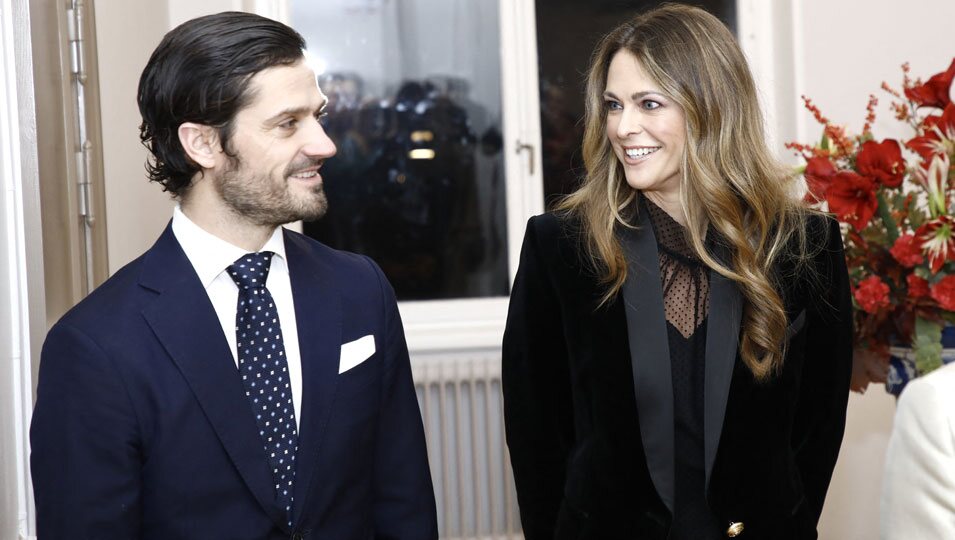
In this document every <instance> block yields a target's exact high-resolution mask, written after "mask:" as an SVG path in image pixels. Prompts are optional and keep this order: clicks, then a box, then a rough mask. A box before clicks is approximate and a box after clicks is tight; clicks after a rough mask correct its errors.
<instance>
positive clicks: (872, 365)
mask: <svg viewBox="0 0 955 540" xmlns="http://www.w3.org/2000/svg"><path fill="white" fill-rule="evenodd" d="M888 375H889V351H887V350H874V349H868V348H865V347H856V348H855V349H853V351H852V380H851V381H850V382H849V389H850V390H852V391H854V392H858V393H860V394H864V393H865V389H866V388H867V387H868V386H869V383H884V382H885V379H886V377H888Z"/></svg>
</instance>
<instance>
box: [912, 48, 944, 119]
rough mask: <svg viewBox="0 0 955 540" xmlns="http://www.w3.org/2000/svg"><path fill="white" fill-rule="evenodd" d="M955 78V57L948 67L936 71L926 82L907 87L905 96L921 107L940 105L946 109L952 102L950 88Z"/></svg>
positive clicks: (939, 106)
mask: <svg viewBox="0 0 955 540" xmlns="http://www.w3.org/2000/svg"><path fill="white" fill-rule="evenodd" d="M953 78H955V59H953V60H952V64H951V65H950V66H948V69H947V70H945V71H943V72H942V73H936V74H935V75H933V76H932V78H930V79H929V80H928V81H927V82H926V83H925V84H920V85H918V86H913V87H912V88H906V89H905V97H907V98H909V99H911V100H912V101H914V102H915V103H916V104H917V105H918V106H919V107H938V108H939V109H944V108H945V107H946V106H947V105H948V104H949V103H951V102H952V100H951V98H950V97H949V96H948V90H949V88H951V86H952V79H953Z"/></svg>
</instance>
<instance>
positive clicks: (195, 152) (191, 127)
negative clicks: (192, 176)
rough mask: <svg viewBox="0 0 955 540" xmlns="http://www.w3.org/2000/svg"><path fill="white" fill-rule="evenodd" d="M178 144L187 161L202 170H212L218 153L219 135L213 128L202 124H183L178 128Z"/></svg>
mask: <svg viewBox="0 0 955 540" xmlns="http://www.w3.org/2000/svg"><path fill="white" fill-rule="evenodd" d="M179 144H181V145H182V148H183V150H185V151H186V155H187V156H189V159H191V160H192V161H194V162H196V164H197V165H199V166H200V167H202V168H203V169H212V168H214V167H215V165H216V154H217V153H218V152H219V135H218V133H217V131H216V130H215V128H213V127H211V126H207V125H204V124H195V123H193V122H183V123H182V124H181V125H180V126H179Z"/></svg>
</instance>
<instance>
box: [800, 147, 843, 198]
mask: <svg viewBox="0 0 955 540" xmlns="http://www.w3.org/2000/svg"><path fill="white" fill-rule="evenodd" d="M803 174H804V175H805V177H806V187H807V188H808V189H809V191H808V192H807V193H806V201H807V202H810V203H817V202H821V201H824V200H826V191H827V190H828V189H829V183H830V182H831V181H832V177H833V176H835V174H836V166H835V165H833V164H832V162H831V161H829V158H824V157H813V158H809V160H808V161H807V162H806V172H805V173H803Z"/></svg>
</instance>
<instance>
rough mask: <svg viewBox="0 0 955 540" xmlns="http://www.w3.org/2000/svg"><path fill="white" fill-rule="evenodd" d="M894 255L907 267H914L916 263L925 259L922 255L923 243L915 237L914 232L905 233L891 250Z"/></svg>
mask: <svg viewBox="0 0 955 540" xmlns="http://www.w3.org/2000/svg"><path fill="white" fill-rule="evenodd" d="M889 253H891V254H892V257H894V258H895V260H897V261H899V264H901V265H902V266H904V267H906V268H912V267H913V266H915V265H916V264H919V263H921V262H922V261H923V260H925V257H924V256H923V255H922V244H921V242H919V241H918V240H916V239H915V235H914V234H903V235H902V236H900V237H899V238H898V240H896V241H895V244H894V245H893V246H892V249H890V250H889Z"/></svg>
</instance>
